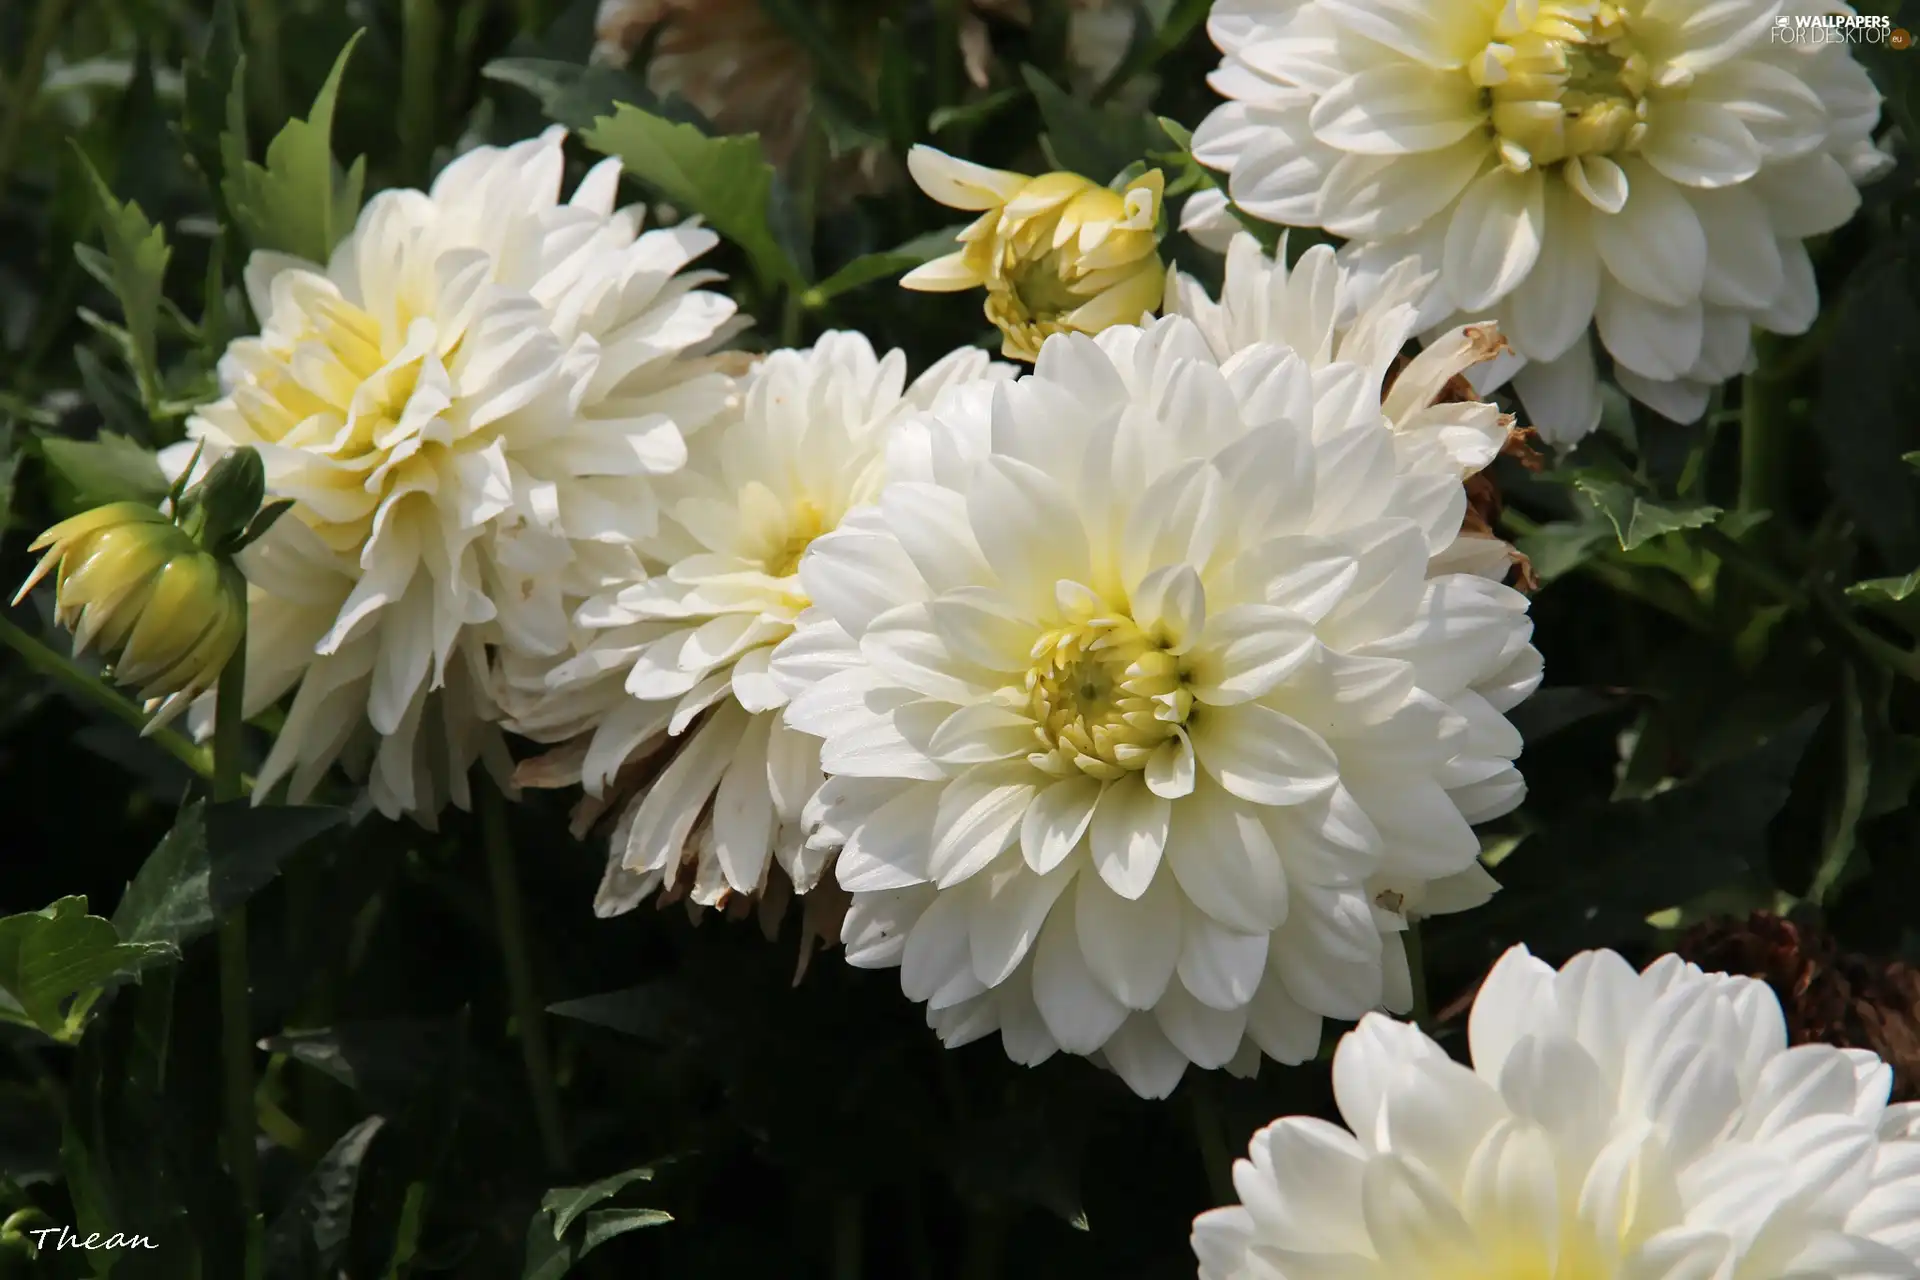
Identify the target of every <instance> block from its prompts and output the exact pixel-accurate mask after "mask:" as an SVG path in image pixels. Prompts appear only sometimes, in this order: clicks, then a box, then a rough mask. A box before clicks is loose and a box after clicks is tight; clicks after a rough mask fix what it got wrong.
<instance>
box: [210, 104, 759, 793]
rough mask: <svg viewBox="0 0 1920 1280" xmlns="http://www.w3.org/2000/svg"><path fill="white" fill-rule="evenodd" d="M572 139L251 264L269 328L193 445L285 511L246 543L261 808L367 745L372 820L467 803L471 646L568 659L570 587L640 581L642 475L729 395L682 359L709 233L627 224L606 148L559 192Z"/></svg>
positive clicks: (239, 349)
mask: <svg viewBox="0 0 1920 1280" xmlns="http://www.w3.org/2000/svg"><path fill="white" fill-rule="evenodd" d="M563 137H564V134H563V133H562V131H560V130H558V129H554V130H549V131H548V132H547V133H546V134H544V135H542V136H541V137H539V138H536V139H531V140H529V141H526V142H522V143H519V144H517V145H515V146H512V147H506V148H494V147H482V148H478V149H476V150H473V151H470V152H468V153H467V154H465V155H463V156H461V157H460V158H459V159H457V160H455V161H454V162H453V163H452V164H450V165H448V166H447V168H446V169H445V170H443V171H442V172H441V174H440V175H439V177H438V178H437V179H435V181H434V183H433V187H432V189H431V190H429V191H426V192H421V191H386V192H382V193H381V194H379V195H377V196H375V197H374V198H373V199H372V200H371V201H369V202H368V204H367V206H366V208H365V209H364V210H362V211H361V215H360V218H359V221H358V223H357V224H356V225H355V227H354V229H353V231H352V233H351V234H350V235H348V236H347V238H346V239H345V240H343V241H341V243H340V244H339V246H338V247H337V248H336V249H335V250H334V252H333V255H332V259H331V261H330V262H328V263H327V265H326V266H324V267H322V266H319V265H316V264H313V263H307V262H302V261H299V260H297V259H292V258H288V257H285V256H282V255H277V254H269V253H258V254H255V255H254V258H253V260H252V261H251V263H249V265H248V268H247V273H246V286H247V291H248V295H249V297H250V298H251V300H252V303H253V309H254V312H255V314H256V315H258V316H259V317H260V320H261V333H260V335H259V336H258V337H250V338H242V339H240V340H238V341H236V342H234V343H233V345H232V346H231V347H229V348H228V350H227V353H226V355H225V356H224V358H223V359H222V361H221V364H220V375H221V381H222V385H223V386H224V388H225V391H226V394H225V396H224V398H222V399H221V400H219V401H217V402H215V403H212V404H208V405H205V406H203V407H202V408H201V409H200V410H199V412H198V413H196V414H195V415H194V417H193V418H192V419H191V420H190V421H189V423H188V434H189V435H190V436H191V437H192V438H193V439H194V440H195V441H199V442H203V443H204V444H205V446H206V448H207V452H208V454H209V455H210V456H217V455H218V454H219V453H220V452H222V451H224V450H226V449H229V448H232V447H235V446H239V445H251V446H253V447H254V448H257V449H258V450H259V452H260V456H261V459H262V460H263V461H264V462H265V464H266V476H267V491H268V493H269V494H270V495H271V496H273V497H279V498H291V499H293V500H294V507H293V509H292V512H291V514H290V515H289V516H288V517H287V518H285V519H283V520H281V521H280V522H279V523H278V524H276V525H275V526H274V527H273V529H272V531H271V532H270V533H269V534H268V536H267V537H266V538H265V539H263V540H262V541H261V542H260V543H259V544H257V545H256V546H255V547H253V548H251V549H249V550H248V551H247V552H246V554H245V555H244V556H243V557H242V559H241V567H242V568H243V569H244V570H245V571H246V573H247V576H248V579H249V581H250V582H251V583H252V591H251V596H250V610H251V625H250V627H249V631H248V661H247V709H248V713H249V714H253V713H255V712H257V711H259V710H260V709H262V708H264V707H265V706H266V705H268V704H270V703H272V702H273V701H275V700H276V699H278V698H279V697H280V696H281V695H282V694H284V693H285V692H287V691H288V690H289V689H293V688H295V687H297V688H298V692H297V693H296V694H295V696H294V699H293V703H292V705H291V707H290V708H289V710H288V713H287V719H286V723H285V726H284V727H283V728H282V730H281V732H280V734H279V737H278V739H277V740H276V741H275V743H274V747H273V750H272V752H271V753H270V754H269V755H268V757H267V760H266V762H265V764H264V765H263V766H262V769H261V774H260V780H259V785H258V786H257V787H256V788H255V791H254V795H255V796H256V797H260V796H263V795H265V794H266V792H267V791H268V790H269V788H270V787H271V786H272V784H273V783H274V782H275V781H277V780H279V779H280V778H283V777H286V776H287V775H289V774H291V775H292V791H293V794H294V795H295V796H296V797H298V796H301V795H304V794H306V793H307V792H308V791H310V790H311V789H312V787H313V786H314V785H315V783H316V782H317V781H318V780H319V778H320V777H321V776H322V775H323V774H324V772H325V771H326V769H327V768H328V767H329V766H331V765H332V764H333V763H334V761H335V760H337V759H339V758H341V757H342V755H343V754H345V755H346V756H347V757H348V760H349V763H351V764H353V765H355V766H356V767H359V766H361V765H363V764H366V763H367V762H368V757H369V756H370V757H371V760H370V778H369V784H370V788H371V792H372V796H373V799H374V801H375V803H376V804H378V805H379V807H380V809H381V810H382V811H383V812H385V813H387V814H389V815H394V814H398V813H401V812H410V813H414V814H416V815H417V816H419V817H421V818H422V819H423V820H426V821H431V820H432V817H433V815H434V814H435V813H437V812H438V810H439V809H440V808H441V807H442V805H443V804H445V803H446V802H447V800H449V799H451V800H453V801H454V802H455V803H457V804H461V805H463V806H464V804H465V802H466V773H467V770H468V768H469V767H470V766H471V765H472V764H473V762H474V761H475V760H476V759H477V758H479V757H480V756H481V755H482V754H483V753H485V752H492V753H493V754H492V755H491V756H490V762H491V763H492V764H493V765H494V766H495V767H497V768H501V769H504V767H505V765H506V758H505V754H504V746H503V744H501V743H500V741H499V738H498V734H497V732H496V731H494V730H493V729H492V728H490V727H489V726H488V724H487V723H486V722H487V721H488V720H490V719H492V718H494V716H495V715H496V714H497V712H496V710H495V709H494V708H493V707H492V706H491V705H490V703H489V700H488V699H487V698H486V696H485V693H484V676H485V670H486V656H485V648H486V646H489V645H498V646H504V647H506V648H510V649H514V650H517V651H521V652H526V653H533V654H556V653H559V652H561V651H563V650H564V649H565V647H566V645H567V642H568V640H569V632H568V626H567V621H568V619H567V613H568V604H567V602H568V600H569V599H570V598H571V599H579V598H582V597H584V596H586V595H588V594H591V593H592V592H593V591H594V590H596V589H597V588H598V587H599V585H600V584H601V583H602V582H604V581H606V580H608V578H609V577H610V576H619V577H623V578H625V577H631V576H632V574H633V565H634V563H635V557H636V552H635V551H634V544H635V543H636V542H637V541H638V540H639V539H641V538H643V537H646V536H648V535H650V534H652V533H653V532H654V529H655V525H656V522H657V516H658V505H657V503H656V502H655V500H654V498H653V492H652V483H653V480H654V478H655V477H658V476H662V475H666V474H668V473H671V472H673V471H676V470H678V469H679V467H680V466H681V464H682V463H683V462H684V461H685V458H686V443H685V440H684V439H683V434H684V433H685V432H688V431H691V430H693V429H695V428H697V427H698V426H700V425H701V424H702V423H703V422H705V421H706V420H707V419H708V418H710V417H712V416H713V415H714V414H715V413H716V412H718V411H719V409H720V408H721V407H722V406H723V405H724V403H725V401H726V397H727V395H728V394H729V391H730V385H731V384H730V382H729V380H728V379H727V378H726V377H724V376H722V375H721V374H720V373H718V372H716V371H714V370H712V369H710V368H708V366H707V365H706V364H704V363H703V362H701V361H699V360H696V359H689V358H686V357H688V356H689V354H690V353H695V352H698V351H701V350H703V349H704V348H705V347H707V346H708V345H710V344H711V343H713V342H714V341H715V340H717V339H718V338H720V337H722V336H724V335H725V334H726V332H727V331H728V325H729V321H730V320H731V319H732V317H733V312H734V305H733V303H732V302H731V301H730V300H728V299H727V298H725V297H723V296H721V295H719V294H716V293H710V292H706V291H703V290H701V289H699V288H698V286H699V285H701V284H703V283H705V282H706V281H709V280H712V279H715V278H716V277H715V276H714V275H712V274H711V273H707V272H686V271H684V270H683V269H684V268H685V267H686V266H687V264H688V263H689V262H690V261H691V260H692V259H694V258H695V257H697V256H699V255H700V254H701V253H704V252H705V251H706V250H707V249H709V248H710V247H712V245H713V244H714V243H715V237H714V235H713V234H712V233H711V232H709V231H706V230H703V229H700V228H697V227H691V226H681V227H674V228H670V229H667V230H659V231H650V232H647V233H646V234H644V235H640V234H638V231H639V213H638V211H637V210H634V209H626V210H621V211H618V212H615V211H614V209H613V202H614V196H615V191H616V188H617V186H618V184H619V179H620V169H619V165H618V163H617V162H616V161H613V160H606V161H603V162H601V163H600V164H598V165H596V166H595V167H594V169H593V170H592V171H591V172H590V173H589V174H588V175H587V176H586V178H585V179H584V180H583V181H582V182H581V184H580V186H579V188H578V190H576V191H575V192H574V194H573V197H572V199H571V200H570V201H569V202H568V203H565V204H561V203H559V202H558V196H559V189H560V182H561V175H562V168H563V163H564V161H563V157H562V153H561V142H562V139H563ZM192 447H193V446H192V445H190V444H189V445H187V446H176V450H178V449H181V448H185V449H187V450H189V451H190V450H191V448H192ZM172 461H173V464H174V465H175V466H176V467H178V466H180V465H182V464H184V462H185V458H184V457H183V456H180V455H179V454H177V453H176V455H175V456H174V458H173V459H172ZM423 721H426V722H430V723H427V724H423ZM431 722H437V723H431ZM429 744H435V745H433V746H431V747H430V746H429Z"/></svg>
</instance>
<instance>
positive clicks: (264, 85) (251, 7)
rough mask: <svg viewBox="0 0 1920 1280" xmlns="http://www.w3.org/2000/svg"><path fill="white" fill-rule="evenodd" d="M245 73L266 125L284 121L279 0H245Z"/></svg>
mask: <svg viewBox="0 0 1920 1280" xmlns="http://www.w3.org/2000/svg"><path fill="white" fill-rule="evenodd" d="M246 10H247V39H246V47H247V63H248V65H247V75H248V79H249V80H251V81H252V85H251V87H252V89H253V91H254V95H253V96H254V99H255V105H256V107H257V108H258V109H259V111H260V114H261V115H262V116H264V117H265V118H266V123H267V127H268V128H269V129H270V130H273V131H274V132H278V131H279V129H280V126H281V125H283V124H285V123H286V122H287V93H286V80H285V76H284V72H283V69H282V68H281V65H280V0H247V5H246Z"/></svg>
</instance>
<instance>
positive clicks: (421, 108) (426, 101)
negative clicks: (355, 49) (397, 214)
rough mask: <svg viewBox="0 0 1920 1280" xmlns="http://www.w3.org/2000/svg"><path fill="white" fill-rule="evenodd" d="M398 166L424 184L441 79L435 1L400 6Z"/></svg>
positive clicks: (407, 2) (420, 0)
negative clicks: (437, 91) (400, 72)
mask: <svg viewBox="0 0 1920 1280" xmlns="http://www.w3.org/2000/svg"><path fill="white" fill-rule="evenodd" d="M400 48H401V59H402V65H403V73H402V75H401V77H400V163H401V166H402V167H403V169H404V170H405V172H406V173H407V174H408V176H410V177H413V178H416V179H419V180H421V181H425V179H426V177H427V166H428V163H429V162H430V161H431V160H432V158H433V132H434V121H435V115H436V105H437V102H436V99H435V97H434V93H435V91H436V90H437V89H438V88H439V86H440V80H441V77H440V75H439V72H438V70H437V68H436V66H435V63H436V62H437V60H438V58H439V54H440V5H439V2H438V0H404V3H403V4H402V5H401V6H400Z"/></svg>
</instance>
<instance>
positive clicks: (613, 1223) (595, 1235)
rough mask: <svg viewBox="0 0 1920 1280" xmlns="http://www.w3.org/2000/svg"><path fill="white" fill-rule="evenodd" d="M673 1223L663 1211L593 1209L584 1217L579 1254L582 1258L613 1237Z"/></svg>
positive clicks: (670, 1215)
mask: <svg viewBox="0 0 1920 1280" xmlns="http://www.w3.org/2000/svg"><path fill="white" fill-rule="evenodd" d="M672 1221H673V1215H672V1214H670V1213H668V1212H666V1211H665V1210H664V1209H595V1210H594V1211H593V1212H592V1213H589V1214H588V1215H587V1217H586V1223H585V1227H586V1229H585V1230H584V1231H582V1232H581V1233H580V1254H579V1256H580V1257H582V1258H584V1257H586V1256H587V1254H589V1253H591V1252H592V1251H593V1250H595V1249H597V1248H599V1247H600V1246H601V1245H603V1244H605V1243H606V1242H607V1241H609V1240H611V1239H613V1238H614V1237H615V1236H623V1235H625V1234H627V1232H629V1231H638V1230H640V1229H641V1228H643V1227H663V1226H665V1225H666V1224H667V1223H669V1222H672Z"/></svg>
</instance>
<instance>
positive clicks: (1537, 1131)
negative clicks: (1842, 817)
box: [1193, 947, 1920, 1280]
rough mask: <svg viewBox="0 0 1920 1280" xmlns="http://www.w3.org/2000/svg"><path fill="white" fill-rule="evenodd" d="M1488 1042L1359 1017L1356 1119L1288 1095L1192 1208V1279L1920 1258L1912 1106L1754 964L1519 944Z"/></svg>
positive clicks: (1344, 1109)
mask: <svg viewBox="0 0 1920 1280" xmlns="http://www.w3.org/2000/svg"><path fill="white" fill-rule="evenodd" d="M1469 1040H1470V1042H1471V1047H1472V1054H1473V1065H1472V1066H1471V1067H1466V1066H1462V1065H1460V1064H1459V1063H1456V1062H1454V1061H1453V1060H1452V1059H1450V1058H1449V1057H1447V1055H1446V1053H1445V1052H1444V1051H1443V1050H1442V1049H1441V1048H1440V1046H1439V1045H1437V1044H1435V1043H1434V1042H1433V1041H1432V1040H1430V1039H1428V1038H1427V1037H1426V1036H1425V1035H1424V1034H1423V1033H1421V1032H1420V1031H1419V1030H1418V1029H1416V1028H1414V1027H1411V1026H1408V1025H1406V1024H1403V1023H1399V1022H1395V1021H1393V1020H1391V1019H1388V1018H1385V1017H1381V1016H1379V1015H1371V1016H1369V1017H1368V1018H1366V1019H1365V1020H1364V1021H1363V1022H1362V1023H1361V1024H1360V1026H1359V1028H1358V1029H1357V1030H1355V1031H1354V1032H1353V1033H1351V1034H1350V1035H1348V1036H1347V1037H1346V1038H1345V1039H1344V1040H1342V1042H1341V1044H1340V1047H1339V1049H1338V1051H1337V1052H1336V1053H1335V1055H1334V1062H1333V1084H1334V1094H1335V1097H1336V1100H1337V1101H1338V1103H1339V1107H1340V1114H1341V1116H1342V1118H1343V1119H1344V1120H1345V1121H1346V1124H1347V1128H1346V1129H1342V1128H1340V1127H1338V1126H1336V1125H1332V1124H1329V1123H1327V1122H1325V1121H1322V1120H1316V1119H1309V1118H1305V1117H1299V1116H1290V1117H1287V1118H1284V1119H1281V1120H1278V1121H1276V1122H1275V1123H1274V1124H1272V1125H1270V1126H1268V1127H1267V1128H1265V1129H1263V1130H1261V1131H1260V1132H1259V1133H1257V1134H1255V1135H1254V1139H1253V1143H1252V1147H1251V1150H1250V1151H1249V1153H1248V1156H1249V1158H1248V1159H1245V1160H1241V1161H1238V1162H1236V1163H1235V1165H1234V1170H1233V1175H1234V1187H1235V1189H1236V1190H1237V1191H1238V1192H1239V1194H1240V1198H1241V1204H1239V1205H1235V1206H1232V1207H1230V1208H1224V1209H1215V1210H1212V1211H1210V1212H1208V1213H1205V1214H1202V1215H1201V1216H1200V1217H1199V1218H1198V1219H1197V1220H1196V1221H1195V1223H1194V1229H1193V1245H1194V1250H1195V1252H1196V1253H1197V1254H1198V1255H1199V1258H1200V1275H1201V1277H1202V1280H1282V1278H1291V1277H1303V1276H1316V1277H1317V1276H1334V1275H1337V1276H1341V1277H1343V1278H1345V1277H1351V1278H1352V1280H1405V1278H1408V1277H1422V1278H1426V1277H1433V1278H1436V1280H1540V1278H1542V1277H1553V1278H1555V1280H1696V1278H1700V1280H1704V1278H1706V1277H1734V1276H1739V1277H1747V1276H1752V1277H1756V1278H1758V1277H1794V1278H1795V1280H1800V1278H1803V1277H1804V1278H1805V1280H1840V1278H1841V1277H1849V1278H1853V1277H1859V1278H1862V1280H1864V1278H1865V1277H1874V1278H1875V1280H1880V1278H1883V1277H1884V1278H1894V1277H1912V1276H1916V1275H1920V1106H1917V1105H1916V1104H1912V1103H1908V1104H1903V1105H1899V1106H1888V1105H1887V1097H1888V1090H1889V1088H1890V1085H1891V1081H1892V1073H1891V1072H1890V1071H1889V1070H1888V1068H1887V1066H1886V1064H1885V1063H1883V1062H1881V1061H1880V1060H1879V1059H1878V1058H1876V1057H1875V1056H1874V1055H1873V1054H1871V1053H1868V1052H1865V1051H1864V1050H1858V1049H1836V1048H1834V1047H1832V1046H1830V1045H1822V1044H1809V1045H1800V1046H1798V1047H1795V1048H1791V1049H1790V1048H1788V1047H1787V1036H1786V1026H1785V1023H1784V1021H1783V1020H1782V1018H1781V1012H1780V1004H1779V1001H1778V999H1777V998H1776V997H1775V996H1774V994H1773V992H1772V991H1771V990H1770V989H1769V988H1768V987H1767V986H1766V985H1765V984H1764V983H1762V982H1758V981H1756V980H1754V979H1751V978H1733V977H1728V976H1727V975H1725V974H1717V973H1704V972H1702V971H1701V970H1700V969H1698V968H1695V967H1694V966H1692V965H1689V964H1686V963H1684V962H1682V961H1680V960H1679V959H1678V958H1677V957H1675V956H1671V955H1669V956H1663V957H1661V958H1660V959H1659V960H1658V961H1656V962H1655V963H1654V964H1652V965H1651V966H1649V967H1648V968H1647V970H1646V971H1645V972H1643V973H1635V972H1634V971H1633V969H1632V968H1631V967H1630V966H1629V965H1628V964H1627V963H1626V961H1624V960H1622V959H1621V958H1620V957H1619V956H1617V955H1615V954H1613V953H1612V952H1606V951H1603V952H1588V953H1586V954H1583V955H1580V956H1576V957H1575V958H1574V959H1573V960H1572V961H1570V962H1569V963H1568V964H1567V965H1566V967H1565V968H1563V969H1561V970H1559V971H1558V972H1555V971H1554V970H1553V969H1552V968H1551V967H1549V966H1548V965H1546V964H1544V963H1542V962H1541V961H1539V960H1538V959H1535V958H1534V957H1533V956H1531V955H1529V954H1528V953H1527V951H1526V949H1525V948H1524V947H1516V948H1514V949H1513V950H1512V951H1510V952H1508V953H1507V955H1506V956H1505V957H1503V958H1502V960H1501V961H1500V963H1499V964H1497V965H1496V966H1495V967H1494V970H1493V972H1492V973H1491V974H1490V975H1489V977H1488V979H1487V982H1486V984H1485V986H1484V987H1483V988H1482V989H1481V991H1480V993H1479V995H1478V997H1477V998H1476V999H1475V1002H1474V1007H1473V1014H1472V1018H1471V1023H1470V1027H1469Z"/></svg>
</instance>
